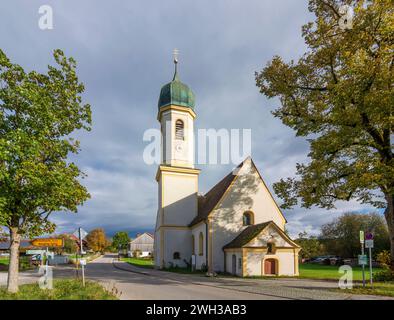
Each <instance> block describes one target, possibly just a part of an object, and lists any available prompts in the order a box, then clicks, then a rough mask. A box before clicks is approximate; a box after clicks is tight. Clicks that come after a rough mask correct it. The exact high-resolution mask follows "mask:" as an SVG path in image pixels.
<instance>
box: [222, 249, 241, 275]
mask: <svg viewBox="0 0 394 320" xmlns="http://www.w3.org/2000/svg"><path fill="white" fill-rule="evenodd" d="M225 255H226V272H227V273H231V274H232V272H233V271H232V270H233V255H235V256H236V259H237V260H236V261H237V263H236V275H237V276H240V277H242V267H243V263H242V253H241V252H237V251H227V252H226V254H225ZM239 259H241V265H240V264H239Z"/></svg>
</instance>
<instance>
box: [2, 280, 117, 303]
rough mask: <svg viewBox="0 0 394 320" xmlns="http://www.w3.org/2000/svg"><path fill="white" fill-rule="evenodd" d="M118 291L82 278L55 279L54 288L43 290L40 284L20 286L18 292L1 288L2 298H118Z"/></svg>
mask: <svg viewBox="0 0 394 320" xmlns="http://www.w3.org/2000/svg"><path fill="white" fill-rule="evenodd" d="M117 299H118V298H117V296H116V292H115V291H114V292H108V291H106V290H105V289H104V288H103V287H102V286H101V285H99V284H98V283H96V282H92V281H87V282H86V286H85V287H83V286H82V282H81V281H80V280H55V281H54V283H53V290H42V289H40V287H39V286H38V284H25V285H21V286H19V292H18V293H17V294H11V293H8V292H7V291H6V289H5V288H0V300H117Z"/></svg>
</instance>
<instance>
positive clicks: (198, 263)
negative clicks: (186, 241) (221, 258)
mask: <svg viewBox="0 0 394 320" xmlns="http://www.w3.org/2000/svg"><path fill="white" fill-rule="evenodd" d="M200 232H202V234H203V239H204V241H203V255H202V256H200V255H199V241H200V240H199V238H200ZM192 234H193V235H194V248H195V255H196V269H197V270H201V266H202V264H205V265H206V264H207V258H206V257H207V242H206V241H207V237H206V224H205V223H200V224H198V225H196V226H195V227H194V228H193V229H192Z"/></svg>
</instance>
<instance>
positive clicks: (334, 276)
mask: <svg viewBox="0 0 394 320" xmlns="http://www.w3.org/2000/svg"><path fill="white" fill-rule="evenodd" d="M299 270H300V278H306V279H330V280H339V278H340V277H341V276H343V273H339V272H338V270H339V267H338V266H326V265H319V264H307V263H305V264H300V266H299ZM378 270H381V269H378V268H374V269H373V272H374V271H375V272H376V271H378ZM362 279H363V276H362V268H361V267H353V281H362ZM365 279H366V280H369V268H365Z"/></svg>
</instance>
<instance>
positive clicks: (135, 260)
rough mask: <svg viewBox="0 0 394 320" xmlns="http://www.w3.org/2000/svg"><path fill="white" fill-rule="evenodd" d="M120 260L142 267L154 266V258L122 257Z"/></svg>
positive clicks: (149, 267)
mask: <svg viewBox="0 0 394 320" xmlns="http://www.w3.org/2000/svg"><path fill="white" fill-rule="evenodd" d="M120 260H121V261H124V262H127V263H129V264H131V265H133V266H136V267H140V268H147V269H153V267H154V265H153V260H152V259H140V258H120Z"/></svg>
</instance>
